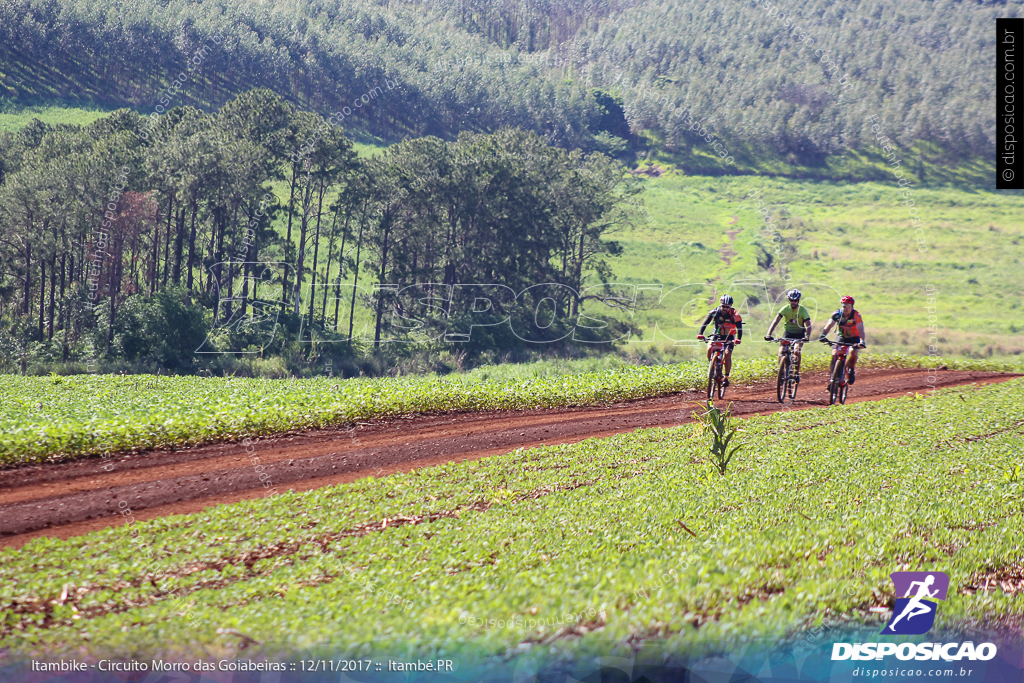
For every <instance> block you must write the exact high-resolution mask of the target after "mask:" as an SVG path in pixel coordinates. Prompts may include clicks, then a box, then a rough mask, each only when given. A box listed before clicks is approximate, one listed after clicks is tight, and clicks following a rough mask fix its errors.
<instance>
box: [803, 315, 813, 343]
mask: <svg viewBox="0 0 1024 683" xmlns="http://www.w3.org/2000/svg"><path fill="white" fill-rule="evenodd" d="M811 327H812V325H811V319H810V318H808V319H807V320H805V321H804V337H805V338H807V339H810V338H811Z"/></svg>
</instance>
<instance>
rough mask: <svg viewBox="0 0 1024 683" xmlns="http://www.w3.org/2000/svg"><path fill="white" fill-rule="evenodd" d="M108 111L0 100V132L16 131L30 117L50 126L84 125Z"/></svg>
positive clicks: (25, 123)
mask: <svg viewBox="0 0 1024 683" xmlns="http://www.w3.org/2000/svg"><path fill="white" fill-rule="evenodd" d="M109 113H110V110H109V109H102V108H82V107H68V106H64V105H61V104H43V105H36V106H21V105H14V104H11V103H6V104H5V103H4V101H2V100H0V133H3V132H5V131H9V132H11V133H17V132H18V131H19V130H21V129H22V128H24V127H25V126H27V125H28V124H29V122H30V121H32V119H39V120H40V121H42V122H43V123H47V124H49V125H51V126H53V125H56V124H58V123H66V124H69V125H75V126H86V125H89V124H90V123H92V122H93V121H95V120H96V119H99V118H103V117H104V116H106V115H107V114H109Z"/></svg>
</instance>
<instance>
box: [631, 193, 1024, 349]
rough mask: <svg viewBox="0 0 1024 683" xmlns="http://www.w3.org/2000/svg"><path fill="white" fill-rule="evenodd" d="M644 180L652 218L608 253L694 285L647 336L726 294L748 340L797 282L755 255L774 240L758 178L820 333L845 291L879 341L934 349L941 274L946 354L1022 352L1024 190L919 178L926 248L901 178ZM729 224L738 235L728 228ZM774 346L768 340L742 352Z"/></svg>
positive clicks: (651, 316)
mask: <svg viewBox="0 0 1024 683" xmlns="http://www.w3.org/2000/svg"><path fill="white" fill-rule="evenodd" d="M644 185H645V187H646V188H647V192H645V195H644V201H645V203H646V205H647V207H648V211H649V214H650V219H649V220H647V221H643V222H642V223H641V224H640V225H638V226H637V227H636V228H635V229H630V230H624V231H622V232H621V233H620V234H618V235H617V239H618V240H619V241H621V243H622V244H623V247H624V253H623V254H622V256H620V257H618V258H615V259H612V260H611V265H612V268H613V270H614V272H615V274H616V275H617V276H618V280H619V281H621V282H625V283H632V284H641V283H660V284H661V285H663V287H664V292H668V291H670V290H671V289H672V288H674V287H679V286H681V285H685V284H687V283H694V284H693V285H692V286H691V287H690V288H689V289H686V290H678V291H677V293H676V294H675V295H674V297H675V298H670V299H669V300H668V301H666V302H664V303H663V304H662V305H661V306H660V307H655V308H654V309H653V310H650V311H639V312H637V313H636V314H635V316H634V322H636V323H638V324H639V325H640V327H641V328H643V329H644V337H643V339H644V342H643V343H651V342H654V343H656V344H659V345H662V346H665V347H670V346H671V345H672V344H673V341H674V340H684V339H692V338H693V337H694V336H695V334H696V328H695V327H694V326H695V325H696V324H699V321H700V319H702V317H703V315H704V314H706V312H707V311H708V309H709V308H711V307H712V306H713V305H714V304H713V302H715V301H716V300H717V297H718V296H720V295H721V294H723V293H726V292H728V293H731V294H733V296H734V297H735V298H737V299H738V302H739V306H740V311H741V313H742V314H743V316H744V319H745V320H746V321H747V322H748V323H749V325H748V329H749V330H750V332H749V337H750V338H751V340H754V339H759V338H760V337H761V336H763V334H764V331H765V330H766V328H767V326H768V324H769V322H770V320H771V318H773V317H774V314H775V312H776V311H777V310H778V305H779V303H776V302H777V301H778V302H781V300H782V298H783V297H784V292H785V290H786V289H787V285H786V283H785V282H784V281H783V280H782V278H781V277H780V276H779V273H778V272H777V270H776V269H775V268H772V269H771V270H770V271H767V270H765V269H764V268H763V267H761V266H759V264H758V261H757V255H758V247H757V245H758V244H761V245H765V246H767V245H768V239H767V237H766V236H765V235H764V234H763V233H762V231H761V230H760V221H761V217H760V216H757V215H756V214H755V213H754V207H753V206H752V204H751V202H749V201H747V200H746V195H747V194H748V192H749V191H750V190H751V189H754V188H757V189H760V190H761V192H762V196H763V198H764V200H765V201H766V202H767V203H768V204H769V206H770V210H771V214H772V215H773V216H774V217H775V222H776V224H777V225H778V226H779V229H780V232H781V235H782V237H783V239H784V240H785V242H786V244H787V246H788V248H790V249H791V254H790V258H789V260H788V263H789V264H790V265H791V267H792V273H793V279H792V283H793V285H795V286H797V287H799V288H800V289H801V290H802V291H803V292H804V295H805V303H807V304H809V306H808V307H809V308H810V309H811V313H812V315H813V317H814V331H815V334H817V332H818V331H819V330H820V329H821V327H822V325H823V323H824V321H825V318H826V317H827V316H828V315H830V314H831V313H832V312H833V311H834V310H835V309H836V308H837V307H838V302H837V299H838V297H839V295H840V293H842V294H846V293H849V294H852V295H853V296H854V297H855V298H856V299H857V304H856V306H857V309H858V310H859V311H860V312H861V313H862V315H863V316H864V321H865V327H866V331H867V334H868V341H869V343H870V344H871V346H872V347H873V348H874V349H876V350H882V351H892V352H897V351H898V352H904V353H917V354H927V353H929V352H930V350H929V348H928V346H929V341H928V340H929V335H928V329H927V328H928V325H929V324H930V321H929V315H930V314H931V312H930V311H928V310H927V306H928V303H927V294H926V289H925V288H926V287H927V286H929V285H931V286H933V287H934V288H935V289H936V290H937V294H936V295H935V299H936V301H935V304H934V307H935V309H936V310H935V311H934V314H935V315H936V320H935V321H934V324H935V325H936V326H937V330H936V331H935V332H936V334H935V340H934V341H933V345H934V346H935V347H936V348H935V350H934V352H935V353H936V354H938V355H941V356H946V357H949V356H967V357H974V358H982V357H990V356H1011V355H1019V354H1020V353H1021V352H1022V351H1024V323H1022V322H1021V321H1020V320H1018V317H1019V316H1018V313H1019V312H1020V311H1021V310H1024V309H1021V306H1022V303H1021V302H1022V297H1024V290H1022V289H1021V287H1020V284H1019V283H1020V278H1019V270H1020V267H1021V254H1022V253H1024V252H1022V247H1021V241H1022V238H1024V236H1022V230H1024V222H1022V220H1021V215H1024V213H1022V209H1024V197H1022V196H1021V195H1020V194H1019V193H997V192H988V191H983V190H960V189H955V188H951V187H944V186H942V187H938V186H931V187H927V188H924V189H916V188H915V190H914V194H913V198H914V199H915V202H916V207H915V208H917V209H918V211H919V213H918V215H919V216H920V217H921V219H922V222H923V225H924V227H923V238H924V240H925V242H924V245H925V246H927V251H925V252H921V251H919V250H918V247H919V245H918V242H917V241H915V234H914V228H913V227H911V224H910V220H909V218H910V217H909V214H908V209H909V207H904V206H903V205H901V204H898V203H897V200H898V199H900V197H898V195H897V189H898V188H897V187H896V185H895V184H894V183H892V182H867V183H842V182H829V181H798V180H788V179H783V178H763V177H756V176H746V177H717V178H713V177H693V176H689V177H684V176H680V175H677V174H668V175H665V176H662V177H660V178H651V179H647V180H645V181H644ZM726 231H736V232H735V234H734V235H733V236H731V237H730V236H729V235H727V234H726ZM727 245H728V246H730V247H731V250H732V251H733V252H735V254H734V255H733V256H732V257H731V262H730V263H726V261H725V259H724V258H723V256H722V255H721V254H720V250H721V249H723V248H724V247H726V246H727ZM680 311H681V312H682V315H680ZM655 326H657V328H658V332H657V333H655ZM677 348H678V347H677ZM772 352H773V350H772V347H770V346H768V345H766V344H763V343H761V342H759V341H758V342H754V343H753V344H748V345H746V346H745V347H744V349H742V350H741V355H743V354H753V355H761V354H766V353H772ZM679 353H681V354H683V355H684V357H686V354H689V355H690V356H695V355H696V354H697V353H698V351H696V350H692V349H684V350H681V351H679Z"/></svg>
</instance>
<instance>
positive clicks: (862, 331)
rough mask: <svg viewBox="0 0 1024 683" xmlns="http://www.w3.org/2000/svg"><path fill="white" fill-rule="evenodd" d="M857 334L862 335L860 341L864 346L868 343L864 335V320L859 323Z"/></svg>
mask: <svg viewBox="0 0 1024 683" xmlns="http://www.w3.org/2000/svg"><path fill="white" fill-rule="evenodd" d="M857 334H859V335H860V343H861V344H863V345H864V346H867V345H868V340H867V339H866V338H865V337H864V321H863V320H862V321H860V322H859V323H857Z"/></svg>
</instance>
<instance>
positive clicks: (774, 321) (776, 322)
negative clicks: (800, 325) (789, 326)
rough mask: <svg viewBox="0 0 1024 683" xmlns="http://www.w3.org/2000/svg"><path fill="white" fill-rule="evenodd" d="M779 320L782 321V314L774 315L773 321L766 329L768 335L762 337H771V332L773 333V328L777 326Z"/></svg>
mask: <svg viewBox="0 0 1024 683" xmlns="http://www.w3.org/2000/svg"><path fill="white" fill-rule="evenodd" d="M780 320H782V314H781V313H776V314H775V320H773V321H772V325H771V327H769V328H768V333H767V334H765V335H764V336H766V337H770V336H772V332H774V331H775V326H776V325H778V324H779V321H780Z"/></svg>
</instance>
